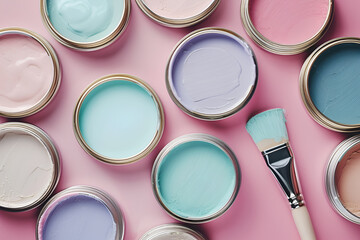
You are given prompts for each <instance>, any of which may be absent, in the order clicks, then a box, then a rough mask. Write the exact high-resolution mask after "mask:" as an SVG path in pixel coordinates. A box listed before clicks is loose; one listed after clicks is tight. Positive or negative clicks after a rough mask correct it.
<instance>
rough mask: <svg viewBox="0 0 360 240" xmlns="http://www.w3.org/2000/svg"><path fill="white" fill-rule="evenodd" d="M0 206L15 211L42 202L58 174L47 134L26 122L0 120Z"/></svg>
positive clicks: (56, 154) (56, 159)
mask: <svg viewBox="0 0 360 240" xmlns="http://www.w3.org/2000/svg"><path fill="white" fill-rule="evenodd" d="M0 169H1V171H0V182H1V184H0V209H3V210H6V211H11V212H19V211H27V210H31V209H33V208H36V207H38V206H39V205H41V204H43V203H44V202H45V201H46V200H47V199H48V198H49V196H50V195H51V194H52V192H53V191H54V189H55V188H56V186H57V183H58V181H59V178H60V171H61V170H60V169H61V168H60V158H59V154H58V152H57V150H56V148H55V146H54V144H53V143H52V141H51V139H50V137H49V136H48V135H47V134H46V133H45V132H44V131H43V130H41V129H40V128H38V127H36V126H34V125H31V124H27V123H3V124H0Z"/></svg>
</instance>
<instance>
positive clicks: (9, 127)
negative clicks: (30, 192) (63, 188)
mask: <svg viewBox="0 0 360 240" xmlns="http://www.w3.org/2000/svg"><path fill="white" fill-rule="evenodd" d="M6 133H16V134H24V135H29V136H32V137H34V138H35V139H36V140H37V141H39V142H40V143H41V144H42V145H43V146H44V147H45V149H46V151H47V153H48V155H49V158H50V160H49V161H51V162H52V165H53V171H52V177H51V181H50V182H49V184H48V186H47V188H46V190H45V191H44V192H43V194H42V195H41V196H40V197H39V198H37V199H36V200H35V201H33V202H32V203H31V204H28V205H26V206H17V207H15V206H14V207H6V206H1V205H0V209H3V210H6V211H10V212H22V211H28V210H31V209H34V208H36V207H38V206H40V205H41V204H43V203H44V202H45V201H46V200H47V199H48V198H49V197H50V195H51V194H52V193H53V191H54V190H55V188H56V186H57V184H58V182H59V179H60V175H61V165H60V156H59V153H58V151H57V150H56V147H55V145H54V144H53V142H52V140H51V139H50V137H49V136H48V135H47V134H46V133H45V132H44V131H43V130H42V129H40V128H39V127H36V126H35V125H32V124H28V123H21V122H9V123H3V124H0V134H6ZM0 139H1V138H0ZM19 150H20V149H19ZM23 150H24V149H23ZM0 154H1V153H0ZM29 157H31V156H29ZM24 160H26V159H24ZM19 167H20V166H19ZM38 168H40V166H36V169H38Z"/></svg>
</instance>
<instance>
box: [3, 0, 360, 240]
mask: <svg viewBox="0 0 360 240" xmlns="http://www.w3.org/2000/svg"><path fill="white" fill-rule="evenodd" d="M359 7H360V2H359V1H357V0H341V1H336V5H335V20H334V23H333V25H332V27H331V30H330V31H329V32H328V34H327V35H326V36H325V39H323V40H322V41H325V40H328V39H330V38H334V37H342V36H357V37H360V28H359V25H358V24H357V23H359V22H360V15H359V14H358V9H359ZM39 8H40V7H39V1H36V0H1V1H0V27H1V28H2V27H10V26H19V27H24V28H28V29H30V30H33V31H35V32H37V33H40V34H41V35H43V36H44V37H45V38H46V39H48V40H49V41H50V43H51V44H52V45H53V46H54V48H55V49H56V51H57V53H58V56H59V58H60V60H61V64H62V68H63V78H62V85H61V88H60V90H59V93H58V95H57V96H56V98H55V99H54V100H53V101H52V102H51V103H50V105H49V106H48V107H47V108H46V109H44V110H43V111H42V112H40V113H38V114H36V115H35V116H32V117H29V118H26V119H23V120H22V121H25V122H30V123H33V124H36V125H38V126H39V127H41V128H43V129H44V130H45V131H46V132H47V133H48V134H49V135H50V136H51V137H52V138H53V140H54V142H55V144H56V145H57V147H58V149H59V151H60V152H61V157H62V170H63V171H62V176H61V180H60V183H59V186H58V187H57V189H56V192H58V191H60V190H62V189H64V188H67V187H70V186H73V185H78V184H86V185H92V186H96V187H99V188H101V189H103V190H105V191H107V192H108V193H110V194H111V196H113V198H114V199H115V200H116V201H117V203H118V204H119V206H120V207H121V209H122V210H123V212H124V215H125V219H126V236H125V239H126V240H131V239H138V238H139V237H141V235H142V234H144V233H145V232H146V231H147V230H148V229H150V228H152V227H155V226H157V225H160V224H164V223H171V222H175V220H173V219H172V218H171V217H169V216H168V215H167V214H166V213H165V211H164V210H163V209H162V208H161V207H160V206H159V205H158V203H157V202H156V200H155V198H154V196H153V194H152V189H151V183H150V171H151V167H152V163H153V160H154V158H155V156H156V154H157V153H158V152H159V151H160V149H161V148H162V147H163V146H165V145H166V143H167V142H169V141H170V140H172V139H174V138H176V137H178V136H180V135H183V134H187V133H193V132H203V133H208V134H212V135H214V136H216V137H219V138H220V139H222V140H224V141H225V142H226V143H228V144H229V146H230V147H231V148H232V149H233V150H234V151H235V153H236V155H237V157H238V160H239V163H240V166H241V169H242V174H243V177H242V184H241V187H240V192H239V195H238V197H237V199H236V201H235V203H234V205H233V206H232V207H231V208H230V210H229V211H228V212H227V213H226V214H224V215H223V216H222V217H221V218H219V219H217V220H215V221H213V222H210V223H207V224H203V225H200V226H196V228H197V229H198V230H200V231H201V232H203V233H204V234H205V235H207V236H208V238H209V239H212V240H224V239H230V240H232V239H247V240H251V239H294V240H296V239H299V237H298V235H297V232H296V228H295V225H294V223H293V220H292V216H291V212H290V209H289V205H288V203H287V200H286V199H285V198H284V196H283V194H282V192H281V190H280V189H279V187H278V184H277V183H276V181H275V180H274V179H273V176H272V175H271V173H270V171H269V170H268V169H267V167H266V166H265V163H264V160H263V159H262V157H261V154H260V153H259V152H258V150H257V148H256V146H255V145H254V144H253V142H252V141H251V138H250V136H249V135H248V134H247V132H246V131H245V123H246V121H247V119H249V117H250V116H252V115H253V114H254V113H257V112H259V111H262V110H266V109H268V108H273V107H282V108H285V109H286V111H287V119H288V130H289V135H290V139H291V143H292V146H293V150H294V153H295V155H296V157H297V167H298V172H299V175H300V180H301V184H302V188H303V193H304V195H305V199H306V201H307V205H308V209H309V212H310V215H311V217H312V220H313V224H314V227H315V231H316V234H317V236H318V239H324V240H325V239H326V240H331V239H346V240H351V239H359V236H360V226H357V225H355V224H352V223H350V222H348V221H347V220H345V219H343V218H342V217H340V216H339V215H338V214H337V213H336V212H335V211H333V209H332V207H331V206H330V204H329V202H328V200H327V196H326V193H325V188H324V183H323V182H324V181H323V179H324V170H325V167H326V164H327V162H328V159H329V156H330V154H331V152H332V151H333V149H334V148H335V147H336V146H337V144H338V143H339V142H340V141H341V140H343V139H345V138H346V137H347V136H346V135H343V134H339V133H334V132H331V131H329V130H326V129H324V128H322V127H320V126H319V125H318V124H316V123H315V122H314V121H313V120H312V119H311V118H310V117H309V115H308V114H307V112H306V110H305V107H304V106H303V104H302V101H301V97H300V94H299V87H298V85H299V83H298V76H299V71H300V68H301V66H302V63H303V61H304V60H305V58H306V56H307V55H308V54H309V52H307V53H305V54H301V55H298V56H277V55H273V54H270V53H268V52H265V51H264V50H262V49H260V48H259V47H257V46H256V45H255V44H254V43H253V42H251V41H250V39H249V38H248V36H247V35H246V34H245V32H244V29H243V27H242V25H241V22H240V10H239V9H240V1H239V0H224V1H222V2H221V4H220V5H219V7H218V9H217V10H216V11H215V12H214V14H213V15H212V16H210V18H208V19H207V20H205V21H204V22H203V23H201V24H200V25H198V26H195V27H192V28H187V29H168V28H165V27H162V26H160V25H158V24H156V23H155V22H153V21H151V20H150V19H148V18H147V17H146V16H145V15H144V14H143V13H142V12H141V11H140V10H139V8H138V7H137V5H136V4H135V1H134V0H132V11H131V20H130V24H129V26H128V29H127V31H126V32H125V34H124V35H123V36H122V37H121V39H119V40H118V41H117V42H116V43H115V44H113V45H111V46H110V47H109V48H106V49H104V50H101V51H97V52H92V53H82V52H76V51H73V50H71V49H68V48H66V47H64V46H62V45H60V44H59V43H58V42H56V41H55V40H54V39H53V38H52V37H51V36H50V34H49V33H48V32H47V31H46V29H45V27H44V26H43V24H42V22H41V17H40V12H39ZM208 26H217V27H225V28H228V29H230V30H233V31H235V32H237V33H239V34H240V35H241V36H243V37H244V38H245V39H246V40H247V41H248V42H249V43H250V45H251V46H252V47H253V49H254V51H255V53H256V56H257V60H258V64H259V84H258V88H257V89H256V92H255V95H254V97H253V98H252V100H251V102H250V103H249V104H248V105H247V106H246V107H245V108H244V109H243V110H242V111H240V112H239V113H238V114H236V115H235V116H233V117H231V118H229V119H226V120H223V121H219V122H203V121H200V120H196V119H193V118H191V117H189V116H187V115H185V114H184V113H183V112H182V111H180V110H179V109H178V108H177V107H176V106H175V104H174V103H173V102H172V101H171V99H170V97H169V96H168V94H167V91H166V88H165V82H164V75H165V74H164V72H165V66H166V63H167V60H168V57H169V56H170V53H171V51H172V49H173V47H174V46H175V44H176V43H177V42H178V41H179V40H180V39H181V38H182V37H183V36H184V35H185V34H187V33H189V32H190V31H192V30H195V29H198V28H200V27H208ZM111 73H128V74H132V75H135V76H137V77H140V78H142V79H143V80H145V81H147V82H148V83H150V84H151V85H152V86H153V88H154V89H155V90H156V91H157V93H158V94H159V96H160V98H161V100H162V102H163V104H164V108H165V114H166V128H165V132H164V136H163V138H162V140H161V142H160V144H159V145H158V147H157V148H156V149H155V150H154V152H153V153H152V154H150V156H148V157H147V158H145V159H143V160H142V161H139V162H137V163H135V164H132V165H127V166H110V165H106V164H103V163H101V162H99V161H96V160H95V159H93V158H91V157H90V156H88V155H87V154H86V153H85V152H84V151H83V150H82V149H81V147H80V146H79V145H78V143H77V142H76V139H75V137H74V134H73V130H72V114H73V109H74V107H75V103H76V101H77V99H78V97H79V96H80V94H81V92H82V90H83V89H84V88H85V87H86V86H87V85H88V84H90V83H91V82H92V81H94V80H96V79H97V78H99V77H101V76H104V75H108V74H111ZM0 121H1V122H5V121H6V120H5V119H1V120H0ZM39 211H40V209H36V210H34V211H31V212H27V213H7V212H0V239H1V240H12V239H17V240H18V239H22V240H26V239H35V224H36V218H37V215H38V213H39Z"/></svg>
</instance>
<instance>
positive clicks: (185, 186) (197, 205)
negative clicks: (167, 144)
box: [156, 141, 237, 219]
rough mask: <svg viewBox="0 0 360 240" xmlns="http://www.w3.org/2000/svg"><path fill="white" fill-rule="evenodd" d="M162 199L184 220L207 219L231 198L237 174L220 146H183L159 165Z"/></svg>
mask: <svg viewBox="0 0 360 240" xmlns="http://www.w3.org/2000/svg"><path fill="white" fill-rule="evenodd" d="M156 179H157V187H158V191H159V196H160V198H161V200H162V202H163V203H164V204H165V205H166V207H167V208H168V209H170V211H171V212H173V213H175V214H176V215H178V216H180V217H183V218H191V219H194V218H206V217H208V216H211V215H212V214H215V213H217V212H219V210H221V209H222V208H223V207H224V206H225V205H226V204H227V203H228V201H229V200H230V199H231V196H232V194H233V192H234V189H235V186H236V181H237V179H236V172H235V167H234V165H233V162H232V160H231V159H230V157H229V156H228V155H227V154H226V153H225V152H224V151H223V150H222V149H220V148H219V147H217V146H215V145H213V144H211V143H208V142H201V141H192V142H186V143H183V144H180V145H178V146H176V147H175V148H173V149H172V150H171V151H170V152H169V153H168V154H167V155H166V156H165V157H164V158H163V160H162V162H161V163H160V164H159V168H158V172H157V175H156Z"/></svg>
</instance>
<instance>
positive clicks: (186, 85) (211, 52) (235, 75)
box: [167, 28, 257, 118]
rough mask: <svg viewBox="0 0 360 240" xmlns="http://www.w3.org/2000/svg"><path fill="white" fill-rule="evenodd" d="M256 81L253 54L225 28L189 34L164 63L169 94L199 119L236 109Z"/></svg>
mask: <svg viewBox="0 0 360 240" xmlns="http://www.w3.org/2000/svg"><path fill="white" fill-rule="evenodd" d="M256 81H257V65H256V60H255V56H254V53H253V52H252V50H251V48H250V47H249V45H248V44H247V43H246V42H245V41H244V40H243V39H241V38H240V37H239V36H238V35H236V34H235V33H232V32H230V31H228V30H225V29H216V28H208V29H202V30H200V31H196V32H193V33H191V34H189V35H188V36H187V37H185V39H183V40H182V41H181V42H180V43H179V45H178V46H177V48H176V49H175V51H174V53H173V55H172V56H171V58H170V60H169V64H168V71H167V84H168V90H169V93H170V95H171V96H172V98H173V100H174V101H175V102H176V103H177V104H178V105H179V106H180V107H181V108H182V109H183V110H184V111H185V112H187V113H189V114H190V115H193V114H191V113H195V114H194V115H195V116H196V115H198V117H200V118H201V116H202V115H205V116H208V117H209V118H211V116H216V115H220V118H222V117H223V116H225V115H227V116H228V115H231V114H233V113H235V112H237V111H238V110H240V109H241V108H242V107H243V106H244V105H245V104H246V103H247V101H248V100H249V99H250V97H251V95H252V93H253V91H254V89H255V85H256ZM229 113H230V114H229Z"/></svg>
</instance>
